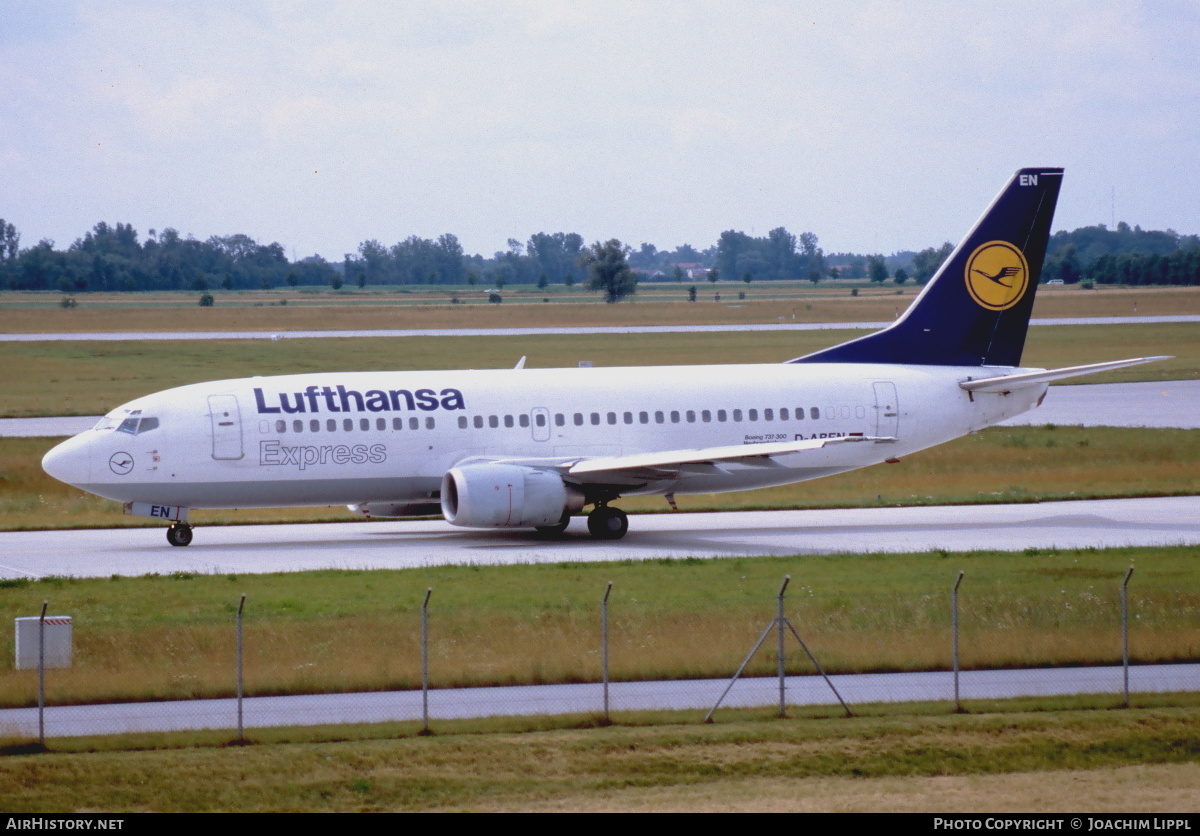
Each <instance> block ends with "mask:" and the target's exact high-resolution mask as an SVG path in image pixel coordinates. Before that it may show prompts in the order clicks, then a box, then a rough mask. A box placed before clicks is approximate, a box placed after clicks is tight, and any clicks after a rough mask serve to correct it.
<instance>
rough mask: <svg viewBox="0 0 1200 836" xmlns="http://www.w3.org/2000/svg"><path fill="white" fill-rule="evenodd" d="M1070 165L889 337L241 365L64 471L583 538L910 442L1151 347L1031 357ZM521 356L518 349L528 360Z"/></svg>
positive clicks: (103, 428) (1015, 209) (1038, 173)
mask: <svg viewBox="0 0 1200 836" xmlns="http://www.w3.org/2000/svg"><path fill="white" fill-rule="evenodd" d="M1062 174H1063V170H1062V169H1061V168H1023V169H1020V170H1019V171H1017V172H1016V174H1014V175H1013V177H1012V179H1011V180H1010V181H1009V182H1008V183H1007V184H1006V185H1005V186H1004V188H1003V189H1002V190H1001V191H1000V193H999V195H998V196H997V197H996V198H995V200H994V201H993V202H992V204H991V205H990V206H989V208H988V209H987V210H986V211H985V212H984V214H983V216H982V217H981V218H980V220H979V221H978V222H976V224H975V225H974V227H972V228H971V230H970V232H968V233H967V235H966V237H965V238H963V240H962V242H961V243H960V244H959V245H958V247H957V248H955V249H954V251H953V252H952V253H951V254H950V256H949V257H948V258H947V259H946V261H945V263H944V264H943V265H942V267H941V268H940V269H939V270H938V271H937V273H936V274H935V275H934V276H933V278H932V279H931V280H930V281H929V282H928V283H927V284H926V285H925V287H924V288H923V289H922V291H921V292H920V294H919V295H918V296H917V298H916V299H915V300H914V301H913V303H912V304H911V306H910V307H909V308H908V309H907V310H906V311H905V313H904V314H903V315H902V316H900V317H899V318H898V319H897V320H896V321H895V322H894V323H892V324H891V325H889V326H888V327H886V328H884V329H883V330H881V331H878V332H875V333H873V334H870V335H867V336H864V337H860V338H858V339H853V340H850V341H849V342H846V343H842V344H841V345H836V346H833V347H831V348H827V349H824V350H821V351H817V352H815V353H813V354H809V355H806V356H804V357H799V358H796V359H793V360H788V361H786V362H780V363H772V364H755V365H697V366H672V367H636V368H557V369H526V368H523V365H524V363H523V362H521V363H518V364H517V368H514V369H500V370H471V371H410V372H348V373H341V374H338V373H326V372H321V373H316V374H299V375H283V376H272V377H248V378H241V379H237V380H220V381H215V382H210V383H196V384H192V385H188V386H181V387H178V388H174V389H169V390H167V391H164V392H159V393H157V394H152V395H147V396H145V397H142V398H138V399H136V400H133V401H130V402H129V403H126V404H124V405H122V406H120V407H118V408H117V409H114V410H112V411H111V412H109V413H108V414H107V415H106V416H104V418H103V419H102V420H101V421H100V422H99V423H98V424H97V425H96V426H95V427H94V428H92V429H90V430H88V431H86V432H83V433H81V434H79V435H77V436H75V437H73V438H71V439H68V440H66V441H64V442H62V443H61V444H59V445H58V446H56V447H54V448H53V449H52V450H50V451H49V452H48V453H47V454H46V455H45V457H44V459H43V460H42V466H43V468H44V469H45V470H46V472H47V473H49V474H50V475H51V476H53V477H54V478H56V479H59V480H61V481H63V482H66V483H68V484H71V485H75V486H77V487H79V488H82V489H83V490H85V491H89V492H91V493H93V494H96V495H98V496H101V497H106V498H108V499H113V500H116V501H118V502H123V503H125V511H126V512H127V513H129V514H134V515H139V516H146V517H153V518H159V519H161V520H163V521H164V522H168V523H170V525H169V527H168V528H167V540H168V542H169V543H170V544H171V545H173V546H186V545H188V544H189V543H191V541H192V536H193V531H192V527H191V525H190V524H189V523H188V512H189V511H190V510H192V509H195V508H261V507H280V506H300V505H334V504H346V505H348V506H349V508H350V509H351V510H352V511H355V512H358V513H362V514H365V515H367V516H371V517H394V516H408V515H421V514H429V513H441V514H442V516H443V517H444V518H445V519H446V521H448V522H450V523H452V524H454V525H457V526H467V527H475V528H493V529H509V528H529V529H535V530H537V531H538V532H541V533H543V534H546V535H554V534H561V533H562V532H564V531H565V530H566V528H567V526H568V524H569V522H570V520H571V518H572V516H574V515H577V514H580V513H581V512H582V511H583V509H584V508H585V507H586V506H591V507H592V510H591V511H590V512H589V513H588V514H587V526H588V530H589V532H590V533H591V535H592V537H594V538H596V539H600V540H615V539H619V538H621V537H623V536H624V535H625V533H626V532H627V530H628V528H629V521H628V517H627V516H626V514H625V512H623V511H622V510H620V509H619V508H617V507H616V506H614V505H613V503H614V502H615V501H616V500H618V499H619V498H620V497H623V496H636V495H649V494H652V495H662V496H665V497H666V499H667V501H668V503H669V504H670V505H671V507H672V508H675V507H677V506H676V503H675V496H676V495H684V494H698V493H717V492H722V491H737V490H750V489H753V488H761V487H768V486H775V485H783V484H788V483H793V482H800V481H803V480H807V479H815V478H818V477H822V476H829V475H831V474H835V473H842V472H844V471H847V470H852V469H855V468H860V467H866V466H869V465H873V464H877V463H880V462H885V461H895V460H897V459H898V458H899V457H900V456H903V455H907V454H910V453H915V452H917V451H919V450H922V449H924V448H927V447H932V446H934V445H936V444H941V443H943V442H946V441H949V440H951V439H954V438H958V437H960V436H962V435H965V434H967V433H971V432H975V431H977V430H980V429H983V428H984V427H987V426H990V425H992V424H996V423H998V422H1000V421H1003V420H1005V419H1007V418H1011V417H1013V416H1015V415H1018V414H1020V413H1023V412H1026V411H1027V410H1030V409H1033V408H1035V407H1037V406H1038V405H1040V404H1041V402H1042V400H1043V398H1045V396H1046V392H1047V384H1048V383H1049V382H1050V381H1052V380H1060V379H1064V378H1069V377H1075V376H1077V375H1086V374H1092V373H1095V372H1102V371H1107V370H1110V369H1116V368H1121V367H1124V366H1129V365H1134V364H1137V363H1145V362H1151V361H1153V360H1157V359H1164V358H1157V357H1142V358H1135V359H1129V360H1118V361H1113V362H1104V363H1095V364H1091V365H1087V366H1075V367H1070V368H1063V369H1057V370H1050V371H1047V370H1045V369H1035V368H1022V367H1021V366H1020V361H1021V353H1022V350H1023V347H1024V343H1025V336H1026V331H1027V329H1028V326H1029V317H1030V313H1031V311H1032V309H1033V301H1034V295H1035V292H1036V290H1037V285H1038V279H1039V276H1040V273H1041V267H1042V261H1043V258H1044V256H1045V252H1046V245H1047V240H1048V238H1049V234H1050V223H1051V219H1052V218H1053V215H1054V207H1055V203H1056V201H1057V198H1058V193H1059V188H1060V186H1061V183H1062ZM522 359H523V358H522Z"/></svg>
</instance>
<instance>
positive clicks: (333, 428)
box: [325, 418, 337, 433]
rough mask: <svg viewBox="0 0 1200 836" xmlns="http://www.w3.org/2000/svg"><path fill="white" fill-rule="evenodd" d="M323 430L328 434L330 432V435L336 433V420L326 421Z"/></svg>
mask: <svg viewBox="0 0 1200 836" xmlns="http://www.w3.org/2000/svg"><path fill="white" fill-rule="evenodd" d="M325 429H327V430H329V432H331V433H335V432H337V419H336V418H330V419H329V420H328V421H326V422H325Z"/></svg>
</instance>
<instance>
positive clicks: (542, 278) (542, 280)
mask: <svg viewBox="0 0 1200 836" xmlns="http://www.w3.org/2000/svg"><path fill="white" fill-rule="evenodd" d="M549 284H550V280H549V279H547V278H546V273H545V271H543V272H542V273H541V275H539V276H538V283H537V286H538V290H545V289H546V287H547V285H549Z"/></svg>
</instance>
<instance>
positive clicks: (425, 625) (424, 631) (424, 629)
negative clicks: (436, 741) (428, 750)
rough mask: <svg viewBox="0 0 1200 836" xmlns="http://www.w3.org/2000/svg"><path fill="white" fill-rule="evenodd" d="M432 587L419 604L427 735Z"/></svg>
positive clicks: (423, 718)
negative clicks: (430, 598)
mask: <svg viewBox="0 0 1200 836" xmlns="http://www.w3.org/2000/svg"><path fill="white" fill-rule="evenodd" d="M432 594H433V587H432V586H431V587H429V588H428V589H426V590H425V600H424V601H423V602H421V734H429V733H430V732H429V596H430V595H432Z"/></svg>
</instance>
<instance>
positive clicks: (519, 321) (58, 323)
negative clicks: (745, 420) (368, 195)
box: [0, 282, 1200, 333]
mask: <svg viewBox="0 0 1200 836" xmlns="http://www.w3.org/2000/svg"><path fill="white" fill-rule="evenodd" d="M692 284H695V285H696V288H697V291H698V301H696V302H694V303H690V302H688V301H686V299H687V288H688V287H690V286H691V285H692ZM854 290H857V291H858V295H857V296H852V295H851V293H852V292H853V291H854ZM919 290H920V288H918V287H914V286H912V285H908V286H904V287H899V288H897V287H896V286H895V285H893V284H887V285H884V286H882V287H880V286H871V285H869V284H867V283H865V282H836V283H822V284H819V285H816V286H813V285H811V284H807V283H803V284H798V283H792V282H779V283H775V282H772V283H770V284H751V285H746V284H744V283H742V282H718V283H717V285H715V286H713V285H710V284H709V283H708V282H693V283H686V282H685V283H683V284H682V285H677V284H674V283H668V284H647V285H642V286H640V287H639V291H638V295H637V296H635V297H634V298H633V299H632V300H631V301H627V302H622V303H620V304H617V305H606V304H604V302H603V300H602V299H601V298H600V296H599V295H598V294H591V293H587V292H585V291H581V290H580V289H579V288H572V289H567V288H563V287H562V286H561V285H559V286H552V287H549V288H547V289H545V290H539V289H538V288H536V287H531V286H517V287H510V288H504V289H503V297H504V300H505V301H504V302H503V303H502V304H499V305H495V304H488V302H487V294H486V293H484V292H483V290H482V289H474V290H472V289H470V288H454V289H427V288H403V289H400V288H394V289H380V288H371V289H369V290H365V291H361V290H357V289H354V290H344V291H342V292H339V293H333V292H332V291H329V290H328V289H325V290H321V291H315V290H313V289H309V291H308V292H300V291H294V290H291V289H287V290H282V291H280V290H276V291H238V292H236V293H224V292H221V291H217V292H215V294H214V295H215V297H216V305H215V306H214V307H212V308H200V307H199V306H198V305H197V304H196V302H197V299H198V298H199V296H200V294H199V293H136V294H129V293H96V294H79V295H77V296H75V297H74V298H75V300H76V302H77V305H78V306H77V307H75V308H72V309H63V308H61V307H60V306H59V301H60V300H61V298H62V295H61V294H58V293H50V292H46V293H23V292H14V291H8V292H0V331H2V332H7V333H32V332H63V331H68V332H76V331H78V332H88V331H164V330H170V331H227V330H252V331H287V330H312V329H322V330H325V329H333V330H341V329H363V328H517V327H532V326H577V325H686V324H731V323H773V322H780V321H786V322H791V321H796V322H862V321H869V322H875V321H886V320H890V319H892V318H894V317H895V316H896V314H897V312H898V311H903V310H904V309H905V308H906V307H907V306H908V304H909V303H910V302H911V301H912V300H913V298H914V297H915V296H916V294H917V293H918V292H919ZM715 293H720V295H721V301H720V302H716V301H714V294H715ZM739 293H744V294H745V295H746V296H745V299H738V298H737V297H738V294H739ZM455 295H457V296H458V298H459V300H460V303H459V304H450V300H451V298H452V297H453V296H455ZM543 299H546V300H548V302H543V301H542V300H543ZM284 301H286V304H284V305H281V304H280V302H284ZM1134 313H1136V314H1140V315H1144V316H1146V315H1149V316H1153V315H1163V314H1197V313H1200V288H1191V287H1139V288H1102V289H1098V290H1090V291H1089V290H1082V289H1080V288H1077V287H1069V288H1068V287H1055V288H1050V287H1042V288H1040V289H1039V290H1038V296H1037V304H1036V307H1035V308H1034V316H1035V317H1060V316H1068V317H1078V316H1129V315H1132V314H1134Z"/></svg>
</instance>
